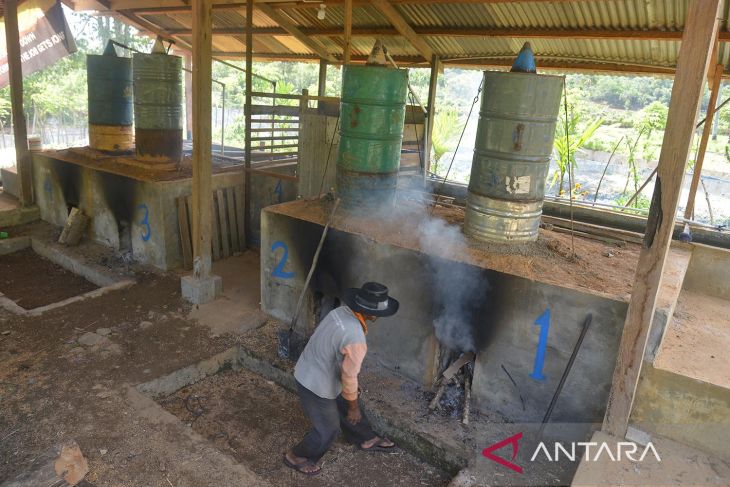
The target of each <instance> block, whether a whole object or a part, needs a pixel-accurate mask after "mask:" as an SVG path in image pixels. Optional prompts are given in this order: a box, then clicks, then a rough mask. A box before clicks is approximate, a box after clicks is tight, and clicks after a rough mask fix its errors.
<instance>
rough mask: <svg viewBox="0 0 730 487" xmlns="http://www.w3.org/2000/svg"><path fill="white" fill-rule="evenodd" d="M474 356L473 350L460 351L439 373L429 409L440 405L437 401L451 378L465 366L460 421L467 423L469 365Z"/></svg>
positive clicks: (469, 380) (469, 381)
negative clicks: (462, 408)
mask: <svg viewBox="0 0 730 487" xmlns="http://www.w3.org/2000/svg"><path fill="white" fill-rule="evenodd" d="M475 357H476V355H475V354H474V352H465V353H462V354H461V355H460V356H459V358H457V359H456V360H454V361H453V362H452V363H451V365H449V366H448V367H447V368H446V370H444V372H443V374H441V378H440V379H439V381H440V384H439V388H438V390H437V391H436V395H435V396H434V398H433V399H432V400H431V402H430V403H429V404H428V409H429V410H431V411H433V410H435V409H437V408H439V407H440V404H439V402H440V401H441V397H442V396H443V394H444V391H445V390H446V386H447V385H448V384H449V383H450V382H451V381H452V380H454V378H455V377H456V375H457V374H458V372H459V371H460V370H461V369H462V368H464V366H466V369H465V370H464V416H463V419H462V422H463V423H464V424H469V410H470V400H471V367H469V365H470V364H472V363H473V362H474V359H475Z"/></svg>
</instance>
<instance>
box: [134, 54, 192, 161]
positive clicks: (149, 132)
mask: <svg viewBox="0 0 730 487" xmlns="http://www.w3.org/2000/svg"><path fill="white" fill-rule="evenodd" d="M132 71H133V74H134V128H135V130H134V133H135V139H136V145H137V159H139V160H142V161H145V162H149V163H155V164H159V165H160V166H161V167H162V166H164V165H165V164H166V163H167V164H169V163H179V162H180V161H181V160H182V132H183V118H182V115H183V113H182V58H181V57H180V56H171V55H167V54H165V53H164V52H152V53H151V54H142V53H135V54H134V56H133V58H132Z"/></svg>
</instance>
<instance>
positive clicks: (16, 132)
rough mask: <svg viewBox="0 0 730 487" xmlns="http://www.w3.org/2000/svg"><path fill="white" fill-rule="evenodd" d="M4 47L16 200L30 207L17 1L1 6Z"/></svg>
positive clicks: (29, 175) (31, 196)
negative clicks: (5, 50)
mask: <svg viewBox="0 0 730 487" xmlns="http://www.w3.org/2000/svg"><path fill="white" fill-rule="evenodd" d="M4 16H5V45H6V46H7V52H8V77H9V80H10V105H11V107H10V108H11V113H12V116H13V137H14V139H15V165H16V166H17V168H18V179H19V180H20V184H19V187H18V199H19V200H20V203H21V204H22V205H23V206H29V205H31V204H32V203H33V186H32V179H31V170H32V167H31V166H32V161H31V154H30V151H29V150H28V129H27V127H26V124H25V113H24V112H23V67H22V64H21V61H20V39H19V37H20V35H19V33H18V0H7V1H6V2H5V12H4Z"/></svg>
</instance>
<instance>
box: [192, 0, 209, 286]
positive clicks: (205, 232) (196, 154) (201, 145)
mask: <svg viewBox="0 0 730 487" xmlns="http://www.w3.org/2000/svg"><path fill="white" fill-rule="evenodd" d="M192 9H193V10H192V11H193V15H192V17H193V56H192V61H193V95H192V98H193V184H192V186H193V195H192V201H193V206H192V210H193V211H192V218H191V220H192V227H193V262H195V261H196V260H198V259H199V260H200V264H199V269H196V276H197V277H200V278H202V279H205V278H207V277H208V276H209V275H210V273H211V261H212V256H211V252H210V250H211V233H212V226H213V207H212V206H211V201H210V195H211V192H212V168H213V163H212V153H211V144H212V132H211V112H212V100H211V90H212V76H213V72H212V63H211V51H212V48H213V45H212V39H213V37H212V35H211V28H212V20H211V15H212V12H211V10H212V9H211V2H210V0H193V2H192Z"/></svg>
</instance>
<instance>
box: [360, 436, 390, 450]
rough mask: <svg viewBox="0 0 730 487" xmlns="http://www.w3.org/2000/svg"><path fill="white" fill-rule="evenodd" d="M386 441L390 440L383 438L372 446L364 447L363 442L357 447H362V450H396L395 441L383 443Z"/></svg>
mask: <svg viewBox="0 0 730 487" xmlns="http://www.w3.org/2000/svg"><path fill="white" fill-rule="evenodd" d="M385 441H388V440H386V439H384V438H381V439H380V440H379V441H377V442H376V443H375V444H374V445H373V446H371V447H370V448H365V447H363V446H362V444H361V443H358V444H357V447H358V448H359V449H361V450H362V451H374V452H386V453H390V452H392V451H393V450H395V443H393V444H392V445H388V446H385V445H383V442H385Z"/></svg>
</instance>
